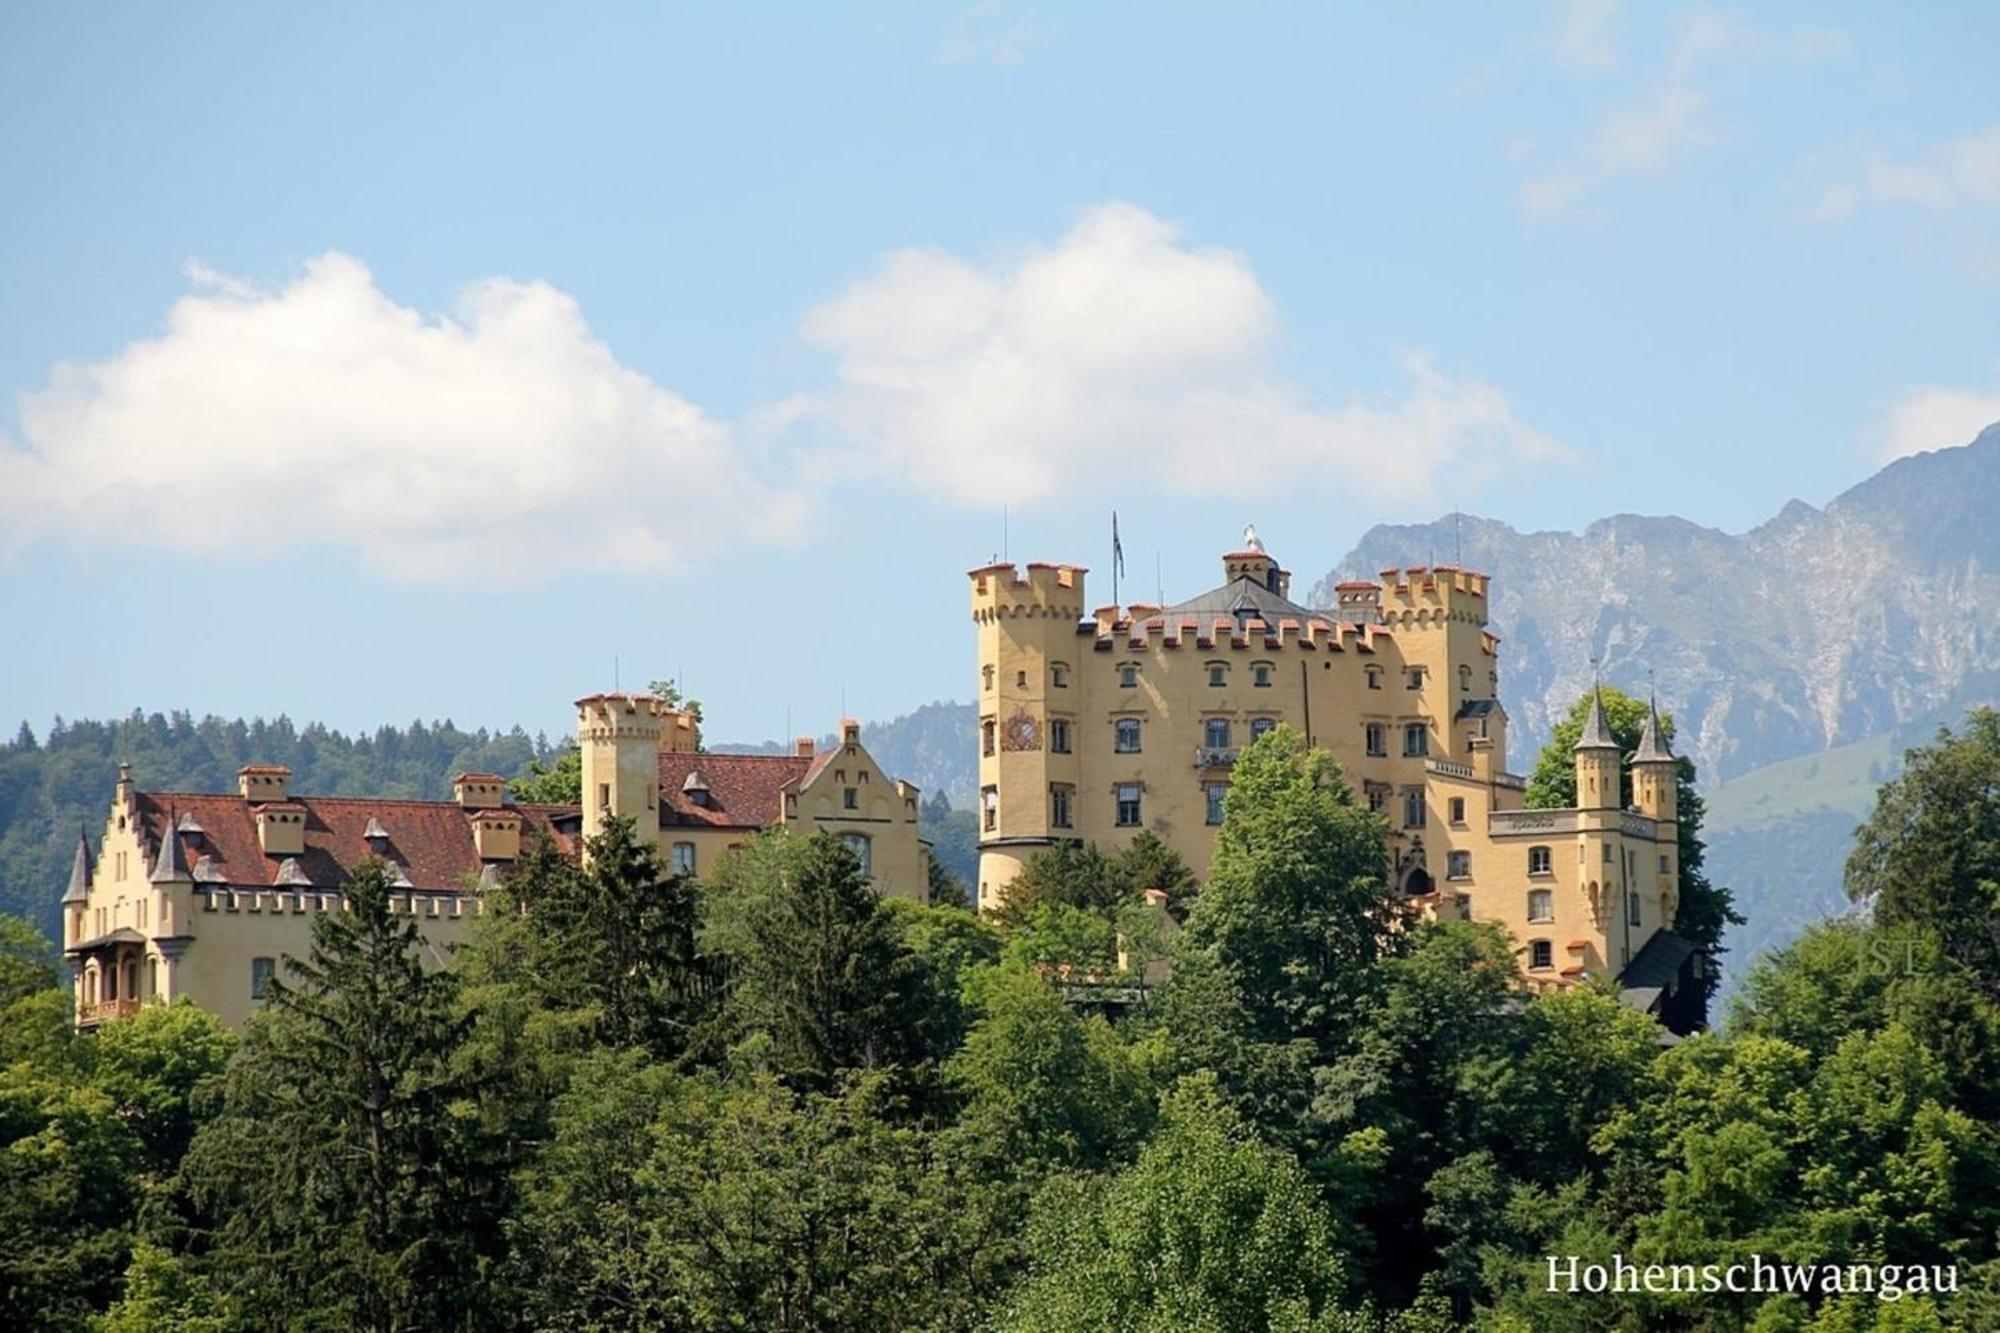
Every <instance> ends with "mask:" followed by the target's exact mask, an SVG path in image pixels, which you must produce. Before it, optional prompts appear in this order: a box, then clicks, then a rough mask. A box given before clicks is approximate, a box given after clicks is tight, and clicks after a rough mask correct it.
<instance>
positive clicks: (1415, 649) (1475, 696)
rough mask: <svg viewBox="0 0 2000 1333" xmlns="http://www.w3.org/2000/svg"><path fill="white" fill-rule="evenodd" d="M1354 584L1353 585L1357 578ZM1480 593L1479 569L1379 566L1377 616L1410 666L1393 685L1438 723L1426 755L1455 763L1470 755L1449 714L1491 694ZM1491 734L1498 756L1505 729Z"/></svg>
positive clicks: (1489, 647) (1490, 658) (1490, 642)
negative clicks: (1410, 676) (1412, 694)
mask: <svg viewBox="0 0 2000 1333" xmlns="http://www.w3.org/2000/svg"><path fill="white" fill-rule="evenodd" d="M1353 586H1354V587H1355V590H1356V591H1359V585H1353ZM1486 593H1487V578H1486V575H1484V574H1480V573H1475V572H1474V571H1472V570H1469V569H1456V568H1453V567H1452V566H1449V565H1438V566H1435V567H1433V568H1430V569H1424V568H1417V569H1385V570H1383V571H1382V586H1381V593H1380V597H1379V601H1380V607H1381V621H1382V624H1383V625H1385V626H1387V627H1388V629H1389V632H1390V633H1391V634H1393V635H1394V636H1395V639H1396V642H1397V644H1398V645H1399V646H1400V647H1401V649H1402V657H1403V664H1404V669H1405V670H1406V671H1409V672H1413V673H1415V679H1414V680H1404V681H1396V682H1392V685H1393V687H1394V688H1396V689H1397V690H1399V691H1400V690H1406V689H1407V690H1415V691H1416V692H1417V693H1418V694H1419V696H1420V698H1421V701H1422V704H1423V711H1424V712H1426V713H1428V714H1429V715H1430V716H1431V717H1432V718H1434V719H1436V720H1437V725H1438V727H1439V734H1437V735H1434V736H1432V737H1431V745H1432V747H1433V749H1432V753H1433V755H1435V756H1436V757H1438V758H1448V759H1452V760H1455V761H1457V762H1459V763H1467V762H1470V756H1469V755H1468V753H1467V752H1465V751H1463V750H1457V748H1456V746H1455V745H1454V744H1453V742H1454V739H1455V738H1454V737H1453V736H1452V734H1451V730H1452V728H1453V720H1454V719H1455V718H1459V717H1461V716H1462V715H1464V714H1465V713H1466V712H1467V711H1468V710H1467V707H1466V706H1467V705H1468V704H1478V703H1481V702H1483V701H1488V700H1492V699H1493V698H1494V697H1495V695H1496V693H1497V689H1496V675H1495V663H1496V660H1497V659H1496V657H1495V652H1496V646H1497V644H1498V640H1496V639H1495V638H1494V637H1493V636H1492V635H1491V634H1490V633H1488V632H1487V629H1486ZM1489 735H1491V733H1490V732H1489ZM1492 739H1494V740H1496V741H1497V742H1498V744H1497V745H1496V753H1497V754H1498V756H1499V758H1500V759H1501V761H1502V762H1504V760H1505V753H1506V748H1505V739H1506V738H1505V733H1504V731H1502V732H1501V733H1500V734H1499V735H1497V736H1492ZM1453 751H1456V752H1453Z"/></svg>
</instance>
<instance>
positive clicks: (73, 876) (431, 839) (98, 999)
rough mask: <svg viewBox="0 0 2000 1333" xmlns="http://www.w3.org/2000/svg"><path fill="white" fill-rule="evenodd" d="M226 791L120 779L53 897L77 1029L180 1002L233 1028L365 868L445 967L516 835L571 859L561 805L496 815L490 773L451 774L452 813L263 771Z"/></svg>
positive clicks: (574, 821) (496, 786)
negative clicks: (538, 839) (91, 838)
mask: <svg viewBox="0 0 2000 1333" xmlns="http://www.w3.org/2000/svg"><path fill="white" fill-rule="evenodd" d="M237 781H238V789H237V792H236V793H235V794H234V795H229V794H221V793H213V792H147V791H140V790H138V789H137V787H136V786H135V785H134V783H133V781H132V772H131V768H130V766H129V765H121V766H120V768H119V774H118V783H117V786H116V788H115V789H114V790H113V792H112V797H111V809H110V811H109V812H108V813H107V815H106V818H105V825H104V834H103V838H102V841H101V844H100V851H99V854H98V855H97V856H95V857H92V856H91V854H90V849H89V844H88V840H87V839H80V840H79V845H78V847H77V854H76V858H75V861H74V863H73V865H72V868H71V873H70V884H69V889H68V891H67V892H66V893H65V894H64V895H63V900H62V912H63V951H64V954H65V956H66V957H67V958H68V960H69V962H70V964H71V971H72V976H73V981H74V986H75V990H76V1014H77V1022H78V1024H79V1026H82V1027H92V1026H95V1025H96V1024H98V1023H101V1022H103V1021H105V1020H106V1019H110V1018H116V1017H120V1016H123V1015H126V1014H129V1013H132V1012H135V1011H136V1010H137V1009H138V1007H139V1006H140V1005H141V1004H144V1003H147V1002H148V1001H155V1000H157V1001H160V1002H170V1001H172V1000H176V999H180V998H183V997H185V998H187V999H190V1000H192V1001H193V1002H194V1003H196V1004H198V1005H200V1006H201V1007H202V1008H204V1009H207V1010H208V1011H209V1012H211V1013H213V1014H215V1015H216V1016H217V1017H218V1018H220V1019H222V1020H223V1021H224V1022H226V1023H229V1024H231V1025H239V1024H241V1023H242V1022H243V1021H244V1020H245V1019H247V1018H248V1017H249V1016H250V1013H251V1011H252V1010H253V1009H254V1008H255V1006H256V1004H257V1002H258V999H259V998H260V997H261V995H262V993H263V989H264V987H265V985H266V984H267V982H268V981H269V979H270V977H271V976H272V975H273V974H274V972H275V970H276V968H277V965H278V960H279V959H280V958H282V957H283V956H284V955H286V954H292V955H294V956H304V954H305V953H306V952H307V950H308V948H309V946H310V943H311V938H312V919H313V918H314V917H315V916H316V915H318V914H321V913H325V912H338V911H342V910H345V897H344V895H343V893H342V891H341V886H342V885H344V884H345V883H346V882H347V880H348V878H349V876H350V875H351V874H352V873H353V871H354V870H355V868H356V867H358V866H359V865H360V864H361V863H362V862H364V861H366V860H369V859H370V858H377V859H380V860H383V861H385V862H387V863H388V864H389V865H390V866H391V867H393V871H394V873H395V876H396V883H397V891H396V894H395V897H394V903H395V910H397V911H398V912H402V913H405V914H407V915H408V916H410V917H411V918H412V919H413V920H414V921H415V922H416V923H417V926H418V929H419V930H420V931H421V932H422V934H423V937H424V939H425V940H426V941H427V942H428V943H429V945H430V946H431V948H432V949H433V951H434V955H435V957H436V958H437V959H438V960H439V961H442V959H443V958H444V956H445V954H446V953H447V951H448V950H449V949H450V947H451V946H452V945H454V944H457V943H458V942H460V941H461V940H463V939H464V938H465V936H466V932H467V929H468V927H469V925H470V923H471V921H472V919H473V918H474V917H476V916H477V915H478V914H479V913H480V911H481V910H482V900H481V897H480V893H481V890H482V888H484V887H485V886H487V885H490V884H491V883H492V882H493V880H494V877H495V876H497V875H498V874H499V873H500V872H501V871H502V870H504V869H505V868H506V867H507V866H508V865H510V864H512V862H513V861H514V860H515V859H516V858H517V857H518V856H519V855H520V852H521V847H522V842H523V839H524V836H527V835H528V834H529V832H530V831H531V830H539V831H540V832H542V833H546V834H547V835H549V836H550V837H552V838H554V839H555V841H556V843H557V844H558V845H559V846H562V847H564V848H566V849H572V850H573V849H574V847H575V846H576V837H577V833H578V831H579V828H580V825H581V822H582V821H581V815H580V813H579V812H578V811H577V810H576V809H575V808H574V807H566V806H521V805H507V804H504V803H503V792H504V785H505V784H504V781H503V780H502V779H501V778H500V776H499V775H498V774H493V773H461V774H459V775H458V777H457V778H456V779H455V780H454V783H453V791H454V798H453V799H452V800H450V801H407V800H393V799H387V798H366V799H352V798H341V797H324V796H301V795H297V794H295V793H293V792H292V791H291V773H290V771H289V770H287V769H285V768H282V767H278V766H274V765H250V766H248V767H245V768H244V769H243V770H242V771H241V772H240V773H239V774H238V778H237Z"/></svg>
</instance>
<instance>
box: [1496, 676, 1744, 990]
mask: <svg viewBox="0 0 2000 1333" xmlns="http://www.w3.org/2000/svg"><path fill="white" fill-rule="evenodd" d="M1599 694H1600V695H1601V696H1602V698H1603V700H1604V721H1605V724H1606V725H1607V726H1609V727H1610V729H1611V738H1612V739H1613V740H1615V741H1617V742H1618V748H1619V749H1620V750H1621V751H1622V752H1623V754H1622V758H1621V760H1620V763H1621V764H1622V765H1623V767H1622V768H1621V770H1620V774H1621V776H1620V779H1619V805H1620V806H1621V807H1622V806H1629V805H1630V804H1631V803H1632V754H1633V752H1634V751H1635V750H1637V749H1638V748H1639V733H1640V731H1641V730H1642V729H1643V728H1644V726H1645V723H1646V714H1647V712H1648V710H1649V709H1650V708H1651V705H1650V704H1648V703H1646V702H1645V701H1644V700H1641V699H1635V698H1633V697H1632V696H1631V695H1629V694H1626V693H1625V692H1624V691H1622V690H1619V689H1616V688H1614V687H1612V686H1610V685H1605V686H1601V687H1599ZM1589 714H1590V696H1589V695H1584V696H1583V697H1582V698H1580V699H1578V700H1577V701H1576V702H1575V703H1574V704H1572V705H1571V706H1570V710H1569V712H1567V713H1566V714H1564V715H1563V717H1562V719H1561V720H1560V721H1558V722H1557V723H1556V724H1555V727H1554V729H1553V730H1552V731H1551V732H1550V734H1549V740H1548V744H1546V745H1544V746H1543V747H1542V752H1541V754H1539V755H1538V756H1536V758H1535V771H1534V772H1533V773H1532V774H1531V775H1530V776H1529V778H1528V790H1527V794H1526V799H1527V803H1528V805H1529V806H1530V807H1532V808H1535V809H1565V808H1568V807H1571V806H1574V805H1575V804H1576V760H1575V750H1576V742H1577V739H1578V738H1579V737H1581V736H1582V735H1583V723H1584V719H1585V718H1586V717H1588V716H1589ZM1660 733H1661V736H1660V739H1661V740H1662V741H1663V742H1665V743H1666V744H1667V745H1668V746H1670V747H1671V746H1672V744H1673V739H1674V718H1673V714H1671V713H1662V714H1660ZM1674 789H1675V817H1676V819H1677V821H1678V823H1677V825H1676V828H1675V836H1676V843H1677V846H1676V849H1675V850H1676V852H1677V854H1678V856H1677V864H1678V865H1679V867H1680V885H1679V888H1680V898H1679V903H1678V905H1677V906H1676V907H1675V909H1674V926H1673V929H1674V933H1675V934H1676V935H1679V936H1680V937H1681V938H1682V939H1684V940H1686V941H1688V942H1689V943H1690V944H1692V945H1694V946H1695V947H1696V948H1697V949H1699V950H1701V951H1702V952H1703V953H1704V954H1706V955H1707V956H1708V957H1709V958H1711V959H1718V958H1720V957H1721V956H1722V954H1724V953H1725V952H1727V950H1725V949H1724V948H1723V947H1722V937H1723V935H1724V934H1725V933H1726V932H1727V931H1728V929H1729V927H1731V926H1740V925H1742V924H1743V917H1742V916H1741V915H1740V914H1739V913H1738V912H1737V911H1736V905H1735V896H1734V895H1733V894H1732V893H1731V892H1730V891H1729V890H1728V889H1727V888H1725V887H1723V886H1722V885H1719V884H1711V883H1710V882H1709V879H1708V873H1707V871H1706V870H1705V869H1704V863H1705V862H1706V860H1707V857H1708V851H1707V844H1706V843H1704V842H1703V841H1702V837H1701V825H1702V819H1703V817H1704V816H1705V815H1706V813H1707V810H1708V805H1707V802H1705V801H1703V800H1702V798H1701V793H1700V792H1699V791H1698V790H1697V789H1696V787H1695V771H1694V761H1693V760H1692V759H1689V758H1687V757H1686V756H1685V755H1682V756H1680V757H1679V758H1678V759H1677V760H1676V762H1675V766H1674ZM1721 976H1722V974H1721V971H1720V970H1719V969H1717V968H1715V967H1712V966H1711V967H1709V968H1707V969H1706V971H1705V973H1704V977H1703V987H1704V991H1703V1007H1704V1012H1705V1011H1706V1005H1707V1001H1708V1000H1709V999H1712V998H1713V997H1714V995H1715V989H1716V987H1717V985H1719V984H1720V982H1721Z"/></svg>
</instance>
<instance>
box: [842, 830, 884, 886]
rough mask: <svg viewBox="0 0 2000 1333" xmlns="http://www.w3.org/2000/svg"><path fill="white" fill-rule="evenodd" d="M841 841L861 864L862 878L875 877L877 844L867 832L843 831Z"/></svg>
mask: <svg viewBox="0 0 2000 1333" xmlns="http://www.w3.org/2000/svg"><path fill="white" fill-rule="evenodd" d="M840 840H841V842H843V843H845V844H846V846H847V850H848V851H850V852H853V853H854V859H855V860H856V861H858V862H860V864H861V878H863V879H873V878H875V846H874V844H873V843H872V842H871V841H870V840H869V838H868V835H867V834H866V833H843V834H841V835H840Z"/></svg>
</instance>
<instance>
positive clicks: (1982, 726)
mask: <svg viewBox="0 0 2000 1333" xmlns="http://www.w3.org/2000/svg"><path fill="white" fill-rule="evenodd" d="M1847 892H1848V895H1849V896H1850V897H1852V898H1854V899H1856V900H1857V901H1860V900H1865V901H1868V902H1870V903H1872V904H1873V905H1874V909H1875V918H1876V920H1878V921H1880V922H1881V923H1882V924H1884V925H1885V926H1892V927H1893V926H1908V927H1914V928H1916V929H1919V930H1923V931H1927V932H1930V933H1931V934H1933V935H1935V936H1936V938H1937V939H1938V941H1939V942H1940V943H1941V944H1942V946H1943V948H1944V950H1945V953H1946V954H1947V955H1949V956H1950V957H1952V958H1954V959H1956V960H1958V961H1959V962H1961V963H1963V964H1965V966H1966V967H1967V968H1969V969H1970V970H1971V972H1972V974H1973V975H1974V976H1976V977H1977V978H1978V979H1979V981H1980V983H1981V985H1982V986H1983V987H1984V988H1985V989H1986V991H1987V993H1988V994H2000V711H1995V710H1994V709H1991V708H1978V709H1974V710H1973V711H1972V712H1971V713H1968V714H1967V715H1966V719H1965V723H1964V726H1963V728H1962V729H1961V730H1960V731H1959V732H1957V733H1953V732H1952V731H1951V730H1950V729H1948V728H1941V729H1940V730H1939V731H1938V734H1937V738H1936V740H1935V741H1934V742H1933V743H1932V744H1930V745H1928V746H1922V747H1920V748H1917V749H1914V750H1911V751H1909V752H1908V753H1906V754H1905V755H1904V756H1903V771H1902V774H1901V775H1900V776H1899V777H1897V778H1895V779H1894V780H1892V781H1890V782H1888V783H1886V784H1884V785H1883V787H1882V788H1881V790H1880V791H1878V792H1877V793H1876V797H1875V810H1874V812H1873V813H1872V814H1871V815H1869V817H1868V821H1867V822H1866V823H1864V824H1863V825H1862V826H1861V827H1860V828H1859V829H1857V830H1856V831H1855V835H1854V851H1853V853H1852V854H1851V855H1850V856H1849V857H1848V860H1847Z"/></svg>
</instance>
